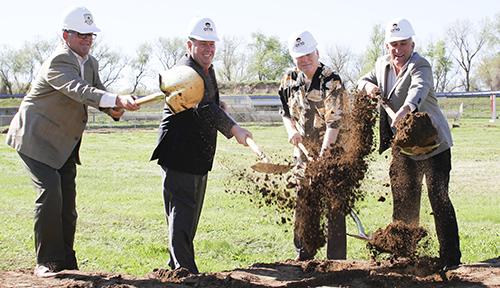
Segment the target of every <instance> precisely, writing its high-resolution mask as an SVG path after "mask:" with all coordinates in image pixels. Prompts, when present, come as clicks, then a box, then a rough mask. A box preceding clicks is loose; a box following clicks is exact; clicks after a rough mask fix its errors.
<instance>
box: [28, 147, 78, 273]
mask: <svg viewBox="0 0 500 288" xmlns="http://www.w3.org/2000/svg"><path fill="white" fill-rule="evenodd" d="M19 156H20V157H21V159H22V161H23V163H24V166H25V168H26V169H27V170H28V172H29V173H30V176H31V180H32V182H33V185H34V188H35V191H36V193H37V198H36V200H35V228H34V233H35V249H36V257H37V263H38V264H43V263H47V262H58V263H60V264H61V265H62V267H63V268H65V269H77V267H76V258H75V251H74V250H73V243H74V240H75V231H76V219H77V213H76V199H75V198H76V184H75V178H76V161H75V159H76V158H75V153H73V154H72V155H71V156H70V157H69V159H68V160H67V161H66V163H64V165H63V166H62V167H61V168H60V169H54V168H52V167H50V166H48V165H46V164H44V163H42V162H39V161H37V160H34V159H32V158H30V157H28V156H26V155H23V154H21V153H19Z"/></svg>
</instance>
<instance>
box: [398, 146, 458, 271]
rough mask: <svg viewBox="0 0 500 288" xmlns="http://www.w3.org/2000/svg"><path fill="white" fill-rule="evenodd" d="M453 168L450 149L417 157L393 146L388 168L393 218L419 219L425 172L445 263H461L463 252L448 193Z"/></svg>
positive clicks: (450, 264)
mask: <svg viewBox="0 0 500 288" xmlns="http://www.w3.org/2000/svg"><path fill="white" fill-rule="evenodd" d="M450 171H451V151H450V149H448V150H446V151H443V152H442V153H439V154H437V155H435V156H433V157H431V158H428V159H425V160H419V161H416V160H412V159H411V158H409V157H406V156H403V155H401V154H400V152H399V149H398V148H393V152H392V162H391V167H390V171H389V175H390V179H391V189H392V196H393V205H394V206H393V214H392V219H393V221H396V220H399V221H403V222H405V223H409V224H418V223H419V217H420V198H421V193H422V180H423V176H425V182H426V184H427V192H428V196H429V201H430V204H431V207H432V213H433V215H434V222H435V225H436V234H437V237H438V241H439V256H440V259H441V261H442V264H443V265H448V266H454V265H458V264H459V263H460V257H461V252H460V243H459V236H458V224H457V219H456V215H455V209H454V208H453V205H452V203H451V200H450V197H449V195H448V184H449V181H450Z"/></svg>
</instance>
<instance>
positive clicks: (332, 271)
mask: <svg viewBox="0 0 500 288" xmlns="http://www.w3.org/2000/svg"><path fill="white" fill-rule="evenodd" d="M435 263H436V259H433V258H422V259H418V260H409V259H399V260H398V261H394V260H392V261H382V262H373V261H349V260H326V261H317V260H311V261H305V262H297V261H292V260H288V261H284V262H276V263H256V264H253V265H252V266H250V267H248V268H240V269H235V270H232V271H223V272H216V273H203V274H198V275H193V274H189V273H188V272H187V271H164V270H158V271H156V272H154V273H151V274H150V275H149V276H148V277H132V276H128V275H121V274H113V273H101V272H99V273H93V272H81V271H69V270H65V271H62V272H60V273H59V274H58V275H57V276H56V277H53V278H36V277H34V276H33V275H32V271H29V270H18V271H3V272H0V287H5V288H6V287H35V288H41V287H57V288H70V287H71V288H87V287H89V288H90V287H92V288H104V287H106V288H125V287H145V288H156V287H214V288H216V287H318V286H342V287H366V288H371V287H377V288H383V287H417V288H420V287H499V286H500V258H495V259H491V260H489V261H485V262H481V263H476V264H469V265H462V266H460V267H458V268H456V269H454V270H449V271H446V272H441V273H439V272H437V267H436V264H435Z"/></svg>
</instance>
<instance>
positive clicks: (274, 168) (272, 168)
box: [246, 138, 313, 174]
mask: <svg viewBox="0 0 500 288" xmlns="http://www.w3.org/2000/svg"><path fill="white" fill-rule="evenodd" d="M246 142H247V145H248V146H249V147H250V149H252V151H254V153H255V154H257V156H258V157H259V159H260V160H261V162H258V163H255V164H254V165H252V166H250V168H252V169H253V170H254V171H257V172H261V173H267V174H283V173H286V172H288V171H290V170H291V169H292V168H293V165H290V164H274V163H270V162H271V161H270V160H269V158H268V157H267V156H266V155H265V154H264V152H262V150H261V149H260V148H259V146H258V145H257V144H256V143H255V142H254V141H253V139H252V138H247V139H246ZM297 147H299V149H300V150H301V151H302V153H304V155H306V157H307V159H308V160H309V161H312V160H313V158H312V157H311V155H310V154H309V152H308V151H307V149H306V147H305V146H304V144H302V143H299V144H297Z"/></svg>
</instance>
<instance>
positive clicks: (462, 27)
mask: <svg viewBox="0 0 500 288" xmlns="http://www.w3.org/2000/svg"><path fill="white" fill-rule="evenodd" d="M445 35H446V36H445V37H444V38H443V39H438V40H429V41H427V42H426V43H420V42H419V43H417V45H416V47H417V51H418V52H419V53H420V54H421V55H423V56H424V57H426V58H427V59H428V60H429V62H430V63H431V65H432V68H433V73H434V85H435V89H436V91H437V92H444V91H476V90H500V49H499V47H500V13H498V14H496V15H495V16H494V17H493V18H492V19H489V18H486V19H484V21H482V22H481V23H472V22H471V21H469V20H456V21H455V22H454V23H453V24H452V25H450V26H449V27H447V28H446V34H445ZM318 40H319V41H320V42H321V39H318ZM59 41H60V40H59V39H48V40H47V39H35V40H33V41H28V42H26V43H25V44H24V45H23V46H22V47H21V48H19V49H14V48H12V47H10V46H8V45H3V46H2V47H0V93H3V94H23V93H27V91H28V90H29V88H30V83H31V81H32V80H33V78H34V77H35V76H36V75H35V74H36V73H37V71H38V69H39V68H40V65H41V64H42V63H43V61H44V60H45V59H46V58H48V57H49V55H50V54H51V53H52V52H53V51H54V49H55V48H56V46H57V45H58V42H59ZM384 53H385V48H384V30H383V27H382V25H381V24H376V25H374V26H373V27H372V29H371V32H370V38H369V42H368V44H367V46H366V47H365V49H364V52H363V53H361V54H357V53H355V52H353V50H351V49H350V48H349V47H345V46H340V45H333V46H329V47H326V49H325V51H321V53H320V59H321V61H322V62H323V63H325V64H327V65H329V66H331V67H332V68H333V69H334V70H335V71H337V72H338V73H339V74H340V76H341V78H342V79H343V81H344V84H345V85H346V87H348V88H349V87H354V85H355V83H356V81H357V79H359V77H360V76H361V75H363V74H364V73H366V72H368V71H369V70H370V69H371V68H372V67H373V66H374V63H375V61H376V59H377V58H378V57H379V56H381V55H383V54H384ZM91 54H92V55H93V56H94V57H96V58H97V60H98V61H99V65H100V67H99V72H100V75H101V80H102V82H103V84H104V85H105V86H106V87H108V88H109V89H110V90H112V91H115V92H120V93H135V94H141V93H149V92H151V91H155V90H157V88H158V87H148V83H151V82H152V81H154V79H155V78H156V77H157V74H158V73H157V72H158V71H161V70H165V69H170V68H171V67H173V66H174V65H175V64H176V63H177V61H178V60H179V59H180V58H181V57H182V56H183V55H184V54H185V40H184V39H183V38H180V37H174V38H163V37H159V38H158V39H157V40H155V41H151V42H144V43H142V44H140V45H139V46H138V47H137V48H136V50H135V53H134V55H131V56H129V55H125V54H124V53H122V52H120V51H119V50H116V49H114V48H112V47H110V46H109V45H107V44H105V43H104V42H103V41H102V39H99V38H98V39H97V40H96V42H95V43H94V46H93V48H92V52H91ZM214 65H215V68H216V71H217V74H218V75H217V76H218V80H219V81H220V82H257V81H259V82H262V81H264V82H268V81H272V82H275V81H279V78H280V77H281V75H282V74H283V72H284V71H285V70H286V69H287V68H289V67H292V66H293V61H292V58H291V57H290V56H289V54H288V51H287V46H286V43H285V42H283V41H281V40H280V39H279V38H278V37H276V36H269V35H265V34H263V33H261V32H255V33H252V35H251V38H250V42H249V43H246V42H245V41H244V40H243V39H242V38H240V37H237V36H224V37H223V38H222V41H221V42H220V43H218V46H217V53H216V57H215V61H214ZM119 83H120V84H119ZM123 83H126V84H123ZM153 83H157V82H153ZM149 86H151V85H149Z"/></svg>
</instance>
